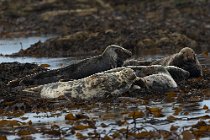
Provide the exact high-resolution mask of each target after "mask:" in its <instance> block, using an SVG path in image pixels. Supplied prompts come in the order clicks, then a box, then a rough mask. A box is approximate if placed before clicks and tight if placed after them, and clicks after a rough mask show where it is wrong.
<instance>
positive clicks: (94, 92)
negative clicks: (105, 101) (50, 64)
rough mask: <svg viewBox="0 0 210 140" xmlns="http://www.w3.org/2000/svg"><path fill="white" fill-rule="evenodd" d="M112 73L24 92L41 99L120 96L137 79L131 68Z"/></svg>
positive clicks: (98, 74)
mask: <svg viewBox="0 0 210 140" xmlns="http://www.w3.org/2000/svg"><path fill="white" fill-rule="evenodd" d="M114 71H115V70H113V71H109V72H101V73H96V74H93V75H91V76H89V77H86V78H82V79H78V80H74V81H68V82H55V83H49V84H45V85H40V86H38V87H34V88H28V89H25V90H24V91H25V92H28V93H34V94H40V95H41V97H42V98H58V97H60V96H62V95H64V96H68V97H72V98H77V99H91V98H93V97H106V96H107V95H108V96H109V95H120V94H122V93H124V92H126V91H129V89H130V87H131V86H132V84H133V82H135V80H136V79H137V77H136V75H135V72H134V71H133V70H132V69H131V68H123V69H122V70H119V71H118V70H117V72H114Z"/></svg>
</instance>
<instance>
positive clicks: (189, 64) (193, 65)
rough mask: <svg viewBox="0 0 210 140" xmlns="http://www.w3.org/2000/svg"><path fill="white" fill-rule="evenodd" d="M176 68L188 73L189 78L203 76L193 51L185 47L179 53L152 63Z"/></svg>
mask: <svg viewBox="0 0 210 140" xmlns="http://www.w3.org/2000/svg"><path fill="white" fill-rule="evenodd" d="M156 64H157V65H163V66H176V67H179V68H182V69H184V70H186V71H188V72H189V73H190V77H199V76H203V71H202V66H201V64H200V62H199V61H198V58H197V57H196V54H195V52H194V50H193V49H191V48H188V47H185V48H183V49H181V50H180V52H179V53H176V54H173V55H170V56H167V57H164V58H162V59H160V60H157V61H154V62H152V65H156Z"/></svg>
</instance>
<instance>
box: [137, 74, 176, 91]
mask: <svg viewBox="0 0 210 140" xmlns="http://www.w3.org/2000/svg"><path fill="white" fill-rule="evenodd" d="M135 84H137V85H138V86H140V87H142V88H145V89H146V90H149V91H168V90H174V89H176V88H177V87H178V86H177V83H176V82H175V81H174V79H173V78H172V77H171V76H170V75H168V74H166V73H158V74H152V75H149V76H145V77H142V78H139V79H138V80H137V81H136V82H135Z"/></svg>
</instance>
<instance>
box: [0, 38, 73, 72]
mask: <svg viewBox="0 0 210 140" xmlns="http://www.w3.org/2000/svg"><path fill="white" fill-rule="evenodd" d="M52 37H53V36H41V37H27V38H13V39H3V40H0V54H2V55H6V54H12V53H16V52H18V51H19V50H20V49H27V48H29V47H30V46H31V45H32V44H34V43H36V42H38V41H41V42H43V41H45V40H47V39H49V38H52ZM74 61H75V59H74V58H46V57H43V58H35V57H5V56H0V63H3V62H20V63H36V64H49V65H50V67H49V68H50V69H56V68H60V67H64V66H67V65H69V64H71V63H72V62H74Z"/></svg>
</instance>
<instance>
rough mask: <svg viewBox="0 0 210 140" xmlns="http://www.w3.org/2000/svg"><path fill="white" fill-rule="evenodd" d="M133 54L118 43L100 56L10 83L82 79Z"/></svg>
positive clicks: (110, 67) (30, 83) (23, 83)
mask: <svg viewBox="0 0 210 140" xmlns="http://www.w3.org/2000/svg"><path fill="white" fill-rule="evenodd" d="M131 55H132V53H131V52H130V51H129V50H126V49H124V48H122V47H120V46H118V45H110V46H108V47H107V48H106V49H105V50H104V52H103V53H102V54H100V55H98V56H94V57H90V58H86V59H83V60H80V61H78V62H76V63H74V64H71V65H69V66H67V67H64V68H60V69H56V70H49V71H45V72H41V73H37V74H33V75H30V76H26V77H24V78H22V79H18V80H13V81H11V82H10V83H9V84H8V85H42V84H46V83H52V82H57V81H59V80H61V79H63V80H65V81H69V80H72V79H80V78H84V77H87V76H90V75H92V74H94V73H97V72H102V71H106V70H109V69H112V68H116V67H120V66H122V65H123V62H124V61H125V60H126V59H128V58H130V57H131ZM14 83H16V84H14Z"/></svg>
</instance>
